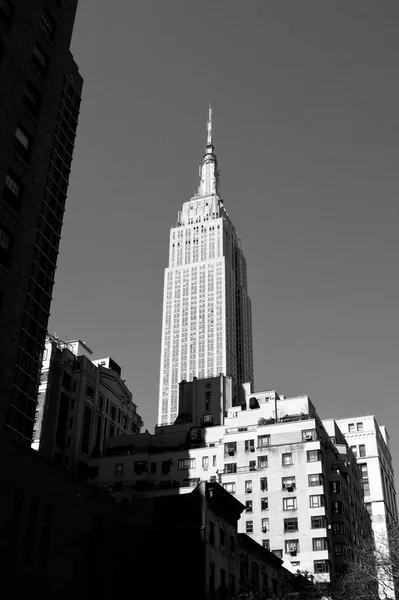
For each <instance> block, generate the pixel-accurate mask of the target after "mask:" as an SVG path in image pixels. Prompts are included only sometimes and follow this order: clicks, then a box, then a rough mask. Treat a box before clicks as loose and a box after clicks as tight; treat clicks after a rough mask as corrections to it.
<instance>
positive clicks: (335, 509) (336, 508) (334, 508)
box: [331, 501, 343, 515]
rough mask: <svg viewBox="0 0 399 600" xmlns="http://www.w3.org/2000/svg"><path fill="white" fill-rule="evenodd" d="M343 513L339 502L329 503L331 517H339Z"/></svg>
mask: <svg viewBox="0 0 399 600" xmlns="http://www.w3.org/2000/svg"><path fill="white" fill-rule="evenodd" d="M342 512H343V504H342V502H339V501H334V502H331V513H332V514H333V515H339V514H341V513H342Z"/></svg>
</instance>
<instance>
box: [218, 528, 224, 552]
mask: <svg viewBox="0 0 399 600" xmlns="http://www.w3.org/2000/svg"><path fill="white" fill-rule="evenodd" d="M224 539H225V537H224V529H222V528H220V531H219V547H220V549H221V550H224Z"/></svg>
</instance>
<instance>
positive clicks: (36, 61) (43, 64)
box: [32, 44, 49, 77]
mask: <svg viewBox="0 0 399 600" xmlns="http://www.w3.org/2000/svg"><path fill="white" fill-rule="evenodd" d="M32 63H33V65H34V67H35V68H36V70H37V71H38V73H39V75H41V76H42V77H44V76H45V75H46V73H47V68H48V64H49V60H48V56H47V54H46V53H45V52H44V50H43V48H42V47H41V46H40V45H39V44H36V46H35V47H34V49H33V56H32Z"/></svg>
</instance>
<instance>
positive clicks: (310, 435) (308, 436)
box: [305, 433, 313, 441]
mask: <svg viewBox="0 0 399 600" xmlns="http://www.w3.org/2000/svg"><path fill="white" fill-rule="evenodd" d="M305 440H307V441H310V440H313V435H312V434H311V433H307V434H306V435H305Z"/></svg>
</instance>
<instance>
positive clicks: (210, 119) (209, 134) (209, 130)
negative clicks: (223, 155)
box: [206, 102, 213, 146]
mask: <svg viewBox="0 0 399 600" xmlns="http://www.w3.org/2000/svg"><path fill="white" fill-rule="evenodd" d="M206 145H207V146H212V145H213V140H212V106H211V103H210V102H209V112H208V139H207V143H206Z"/></svg>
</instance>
